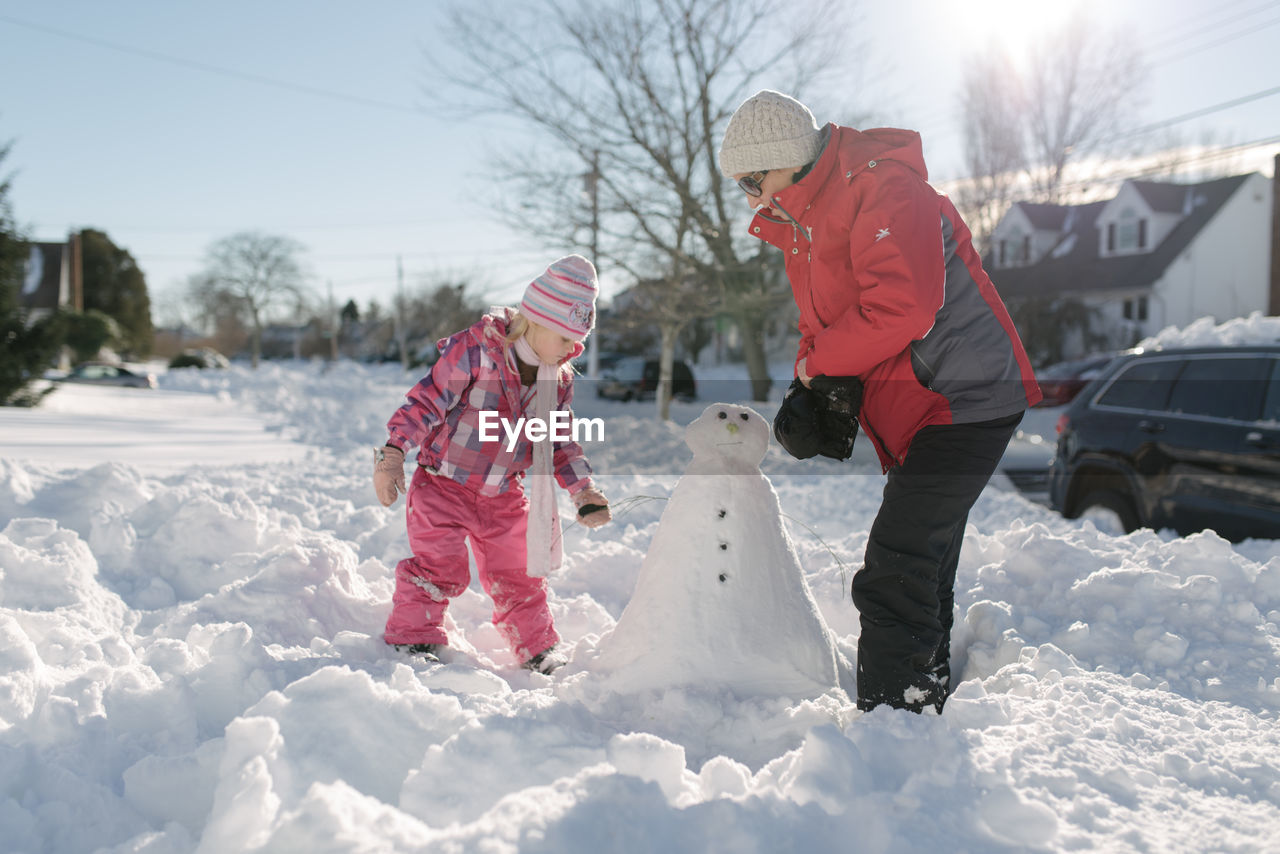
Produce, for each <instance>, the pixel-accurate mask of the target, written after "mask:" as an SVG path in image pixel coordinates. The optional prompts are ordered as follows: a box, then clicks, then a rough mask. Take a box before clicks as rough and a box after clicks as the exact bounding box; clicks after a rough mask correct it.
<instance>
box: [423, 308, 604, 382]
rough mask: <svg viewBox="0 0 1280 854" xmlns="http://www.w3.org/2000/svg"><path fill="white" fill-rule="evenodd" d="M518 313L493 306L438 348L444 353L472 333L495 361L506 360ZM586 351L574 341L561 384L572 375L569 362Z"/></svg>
mask: <svg viewBox="0 0 1280 854" xmlns="http://www.w3.org/2000/svg"><path fill="white" fill-rule="evenodd" d="M517 314H519V311H518V310H517V309H515V308H512V307H511V306H505V305H495V306H491V307H490V308H489V310H488V311H487V312H485V313H484V314H483V315H482V316H481V317H480V319H479V320H477V321H476V322H475V323H473V324H471V326H469V327H467V328H466V329H463V330H462V331H460V332H455V333H454V334H453V335H449V336H446V337H444V338H441V339H440V340H439V341H437V342H436V348H437V349H438V350H439V351H440V352H442V353H443V352H444V348H445V345H446V344H448V343H449V341H450V340H451V339H452V338H455V337H457V336H460V335H470V336H471V337H473V338H474V339H475V340H476V341H478V342H479V343H480V346H482V347H484V348H485V349H487V350H489V351H490V353H491V354H492V355H493V359H494V361H495V362H501V361H504V360H505V359H506V347H507V330H508V329H510V328H511V319H512V318H513V317H515V316H516V315H517ZM586 351H587V347H586V345H585V344H584V343H583V342H581V341H576V342H574V345H573V348H572V349H571V350H570V351H569V355H568V356H566V357H565V358H564V360H563V361H561V362H560V369H561V370H560V384H561V385H563V384H564V383H565V381H566V380H567V379H568V378H569V377H571V376H572V374H571V373H569V372H570V371H571V370H572V368H571V367H570V366H569V363H570V362H572V361H573V360H574V359H576V358H578V357H579V356H581V355H582V354H583V353H585V352H586Z"/></svg>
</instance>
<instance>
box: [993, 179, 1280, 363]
mask: <svg viewBox="0 0 1280 854" xmlns="http://www.w3.org/2000/svg"><path fill="white" fill-rule="evenodd" d="M1271 184H1272V181H1271V179H1268V178H1267V177H1265V176H1264V175H1262V174H1261V173H1258V172H1252V173H1249V174H1247V175H1235V176H1232V177H1230V178H1219V179H1217V180H1213V181H1204V182H1201V183H1198V184H1175V183H1167V182H1159V181H1126V182H1124V184H1123V185H1121V187H1120V190H1119V192H1117V193H1116V195H1115V197H1114V198H1112V199H1110V200H1107V201H1100V202H1093V203H1090V204H1084V205H1050V204H1031V203H1026V202H1019V203H1016V204H1014V205H1013V206H1012V207H1011V208H1010V209H1009V212H1008V213H1007V214H1006V215H1005V216H1004V217H1003V218H1002V219H1001V220H1000V222H999V224H998V225H997V226H996V228H995V230H994V231H993V232H992V240H991V249H990V251H989V254H988V257H987V258H985V259H984V261H985V264H986V267H987V271H988V273H989V274H990V275H991V279H992V281H993V282H995V285H996V289H997V290H998V291H999V292H1000V296H1001V297H1002V298H1003V299H1004V300H1005V303H1006V304H1007V305H1008V306H1009V310H1010V313H1011V314H1013V316H1014V318H1015V321H1017V320H1018V318H1019V316H1020V315H1022V316H1030V314H1031V313H1033V312H1040V313H1041V314H1042V315H1046V316H1050V317H1051V316H1052V314H1053V312H1054V311H1055V310H1057V311H1058V312H1059V313H1060V317H1061V318H1062V320H1063V323H1064V324H1065V325H1067V326H1070V327H1072V328H1069V329H1066V330H1064V332H1065V335H1066V340H1064V341H1063V342H1062V344H1061V348H1060V352H1057V353H1056V354H1055V356H1056V357H1058V358H1074V357H1076V356H1079V355H1083V354H1084V353H1086V352H1089V351H1096V350H1099V349H1116V348H1121V347H1128V346H1132V345H1133V344H1134V343H1136V342H1137V341H1139V340H1141V339H1142V338H1145V337H1147V336H1149V335H1153V334H1155V333H1157V332H1159V331H1160V330H1162V329H1164V328H1165V327H1168V326H1178V327H1182V326H1186V325H1188V324H1190V323H1191V322H1192V321H1194V320H1197V319H1199V318H1201V317H1213V318H1214V319H1215V320H1216V321H1218V322H1222V321H1225V320H1228V319H1230V318H1233V317H1244V316H1247V315H1249V314H1250V313H1252V312H1254V311H1262V312H1264V313H1266V312H1267V311H1268V308H1269V302H1270V265H1271V212H1272V211H1271V209H1272V204H1273V196H1272V186H1271ZM1024 337H1027V335H1026V331H1025V330H1024Z"/></svg>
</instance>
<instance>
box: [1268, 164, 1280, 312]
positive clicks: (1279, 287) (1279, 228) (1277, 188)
mask: <svg viewBox="0 0 1280 854" xmlns="http://www.w3.org/2000/svg"><path fill="white" fill-rule="evenodd" d="M1267 314H1269V315H1271V316H1272V317H1275V316H1277V315H1280V154H1277V155H1276V162H1275V166H1274V167H1273V168H1272V170H1271V300H1270V305H1269V306H1268V307H1267Z"/></svg>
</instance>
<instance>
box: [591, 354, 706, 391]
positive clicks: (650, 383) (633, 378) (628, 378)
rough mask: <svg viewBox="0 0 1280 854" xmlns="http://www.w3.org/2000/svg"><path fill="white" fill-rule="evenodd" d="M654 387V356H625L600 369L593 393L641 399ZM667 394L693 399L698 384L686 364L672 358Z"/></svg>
mask: <svg viewBox="0 0 1280 854" xmlns="http://www.w3.org/2000/svg"><path fill="white" fill-rule="evenodd" d="M657 390H658V360H657V359H644V358H642V357H640V356H628V357H626V358H625V359H619V360H618V361H617V362H616V363H615V364H614V365H613V367H612V368H610V369H609V370H607V371H604V372H603V373H602V374H601V377H600V384H599V385H598V386H596V395H597V396H599V397H607V398H612V399H613V400H644V399H646V398H652V397H653V396H654V394H655V393H656V392H657ZM671 396H672V397H675V398H679V399H680V400H696V399H697V397H698V385H697V383H696V382H695V381H694V379H693V371H691V370H689V366H688V364H686V363H684V362H682V361H680V360H679V359H676V360H675V361H673V362H672V363H671Z"/></svg>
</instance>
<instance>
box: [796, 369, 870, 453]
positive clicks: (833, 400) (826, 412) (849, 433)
mask: <svg viewBox="0 0 1280 854" xmlns="http://www.w3.org/2000/svg"><path fill="white" fill-rule="evenodd" d="M809 388H810V390H812V391H813V393H814V394H815V395H816V396H817V397H818V400H819V403H818V427H819V429H820V430H821V431H822V435H823V436H825V437H826V440H827V442H828V443H829V445H830V449H831V450H833V451H835V453H827V452H826V451H822V452H820V453H822V454H823V455H824V456H828V457H831V458H833V459H837V460H847V459H849V457H851V456H852V455H853V440H854V439H856V438H858V411H859V410H860V409H861V408H862V380H860V379H858V378H857V377H826V376H817V377H814V378H813V379H811V380H809Z"/></svg>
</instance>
